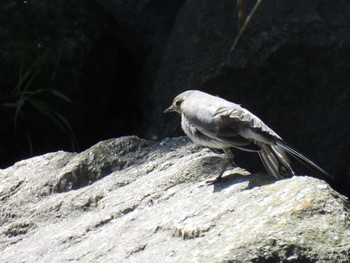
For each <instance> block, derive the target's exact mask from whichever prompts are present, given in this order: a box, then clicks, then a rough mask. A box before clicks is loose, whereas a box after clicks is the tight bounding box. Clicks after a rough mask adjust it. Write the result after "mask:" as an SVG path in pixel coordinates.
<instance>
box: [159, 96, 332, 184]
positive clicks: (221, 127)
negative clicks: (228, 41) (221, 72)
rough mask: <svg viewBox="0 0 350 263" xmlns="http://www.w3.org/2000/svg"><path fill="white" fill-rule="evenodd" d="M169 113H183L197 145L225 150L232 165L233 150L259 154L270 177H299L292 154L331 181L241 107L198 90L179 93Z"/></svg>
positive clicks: (183, 124)
mask: <svg viewBox="0 0 350 263" xmlns="http://www.w3.org/2000/svg"><path fill="white" fill-rule="evenodd" d="M165 112H178V113H180V114H181V127H182V129H183V130H184V132H185V134H186V135H187V136H188V137H189V138H190V139H191V140H192V141H193V142H194V143H195V144H198V145H201V146H206V147H209V148H215V149H222V150H223V151H224V152H225V153H226V156H227V158H228V160H229V161H230V162H232V163H234V162H233V155H232V153H231V150H230V148H232V147H234V148H238V149H240V150H244V151H249V152H257V153H258V154H259V156H260V158H261V161H262V162H263V164H264V166H265V168H266V170H267V172H268V173H269V174H270V175H272V176H274V177H276V178H282V177H288V176H292V175H294V174H295V172H294V171H293V169H292V163H291V161H290V160H289V158H288V156H287V154H286V153H288V154H289V155H290V156H292V157H294V158H295V159H297V160H298V161H300V162H301V163H302V164H303V165H304V166H306V167H308V168H309V169H311V170H312V171H313V172H314V173H316V175H317V176H318V177H321V178H331V176H330V175H329V174H328V173H327V172H325V171H324V170H323V169H322V168H320V167H319V166H318V165H316V164H315V163H314V162H312V161H311V160H310V159H308V158H306V157H305V156H304V155H303V154H301V153H300V152H298V151H297V150H295V149H294V148H292V147H291V146H289V145H288V144H287V143H285V142H284V141H283V140H282V139H281V137H280V136H278V134H276V133H275V132H274V131H273V130H272V129H271V128H269V127H268V126H267V125H266V124H265V123H264V122H263V121H262V120H260V119H259V118H258V117H257V116H255V115H254V114H252V113H251V112H249V111H248V110H246V109H244V108H242V107H241V106H240V105H238V104H235V103H232V102H229V101H227V100H224V99H222V98H219V97H216V96H212V95H209V94H207V93H204V92H201V91H198V90H188V91H185V92H183V93H181V94H179V95H178V96H177V97H176V98H175V99H174V101H173V103H172V105H171V106H170V107H169V108H168V109H166V110H165ZM219 177H220V178H221V175H220V176H219Z"/></svg>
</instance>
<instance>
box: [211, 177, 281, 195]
mask: <svg viewBox="0 0 350 263" xmlns="http://www.w3.org/2000/svg"><path fill="white" fill-rule="evenodd" d="M276 181H277V180H276V179H274V178H272V177H271V176H269V175H266V174H262V173H254V174H251V175H241V174H235V173H233V174H229V175H226V176H224V177H223V178H222V179H221V180H220V181H219V182H216V183H214V184H213V186H214V190H213V191H214V192H220V191H222V190H224V189H225V188H228V187H230V186H232V185H234V184H239V183H242V182H248V185H247V187H246V188H244V190H249V189H253V188H255V187H260V186H264V185H268V184H273V183H274V182H276Z"/></svg>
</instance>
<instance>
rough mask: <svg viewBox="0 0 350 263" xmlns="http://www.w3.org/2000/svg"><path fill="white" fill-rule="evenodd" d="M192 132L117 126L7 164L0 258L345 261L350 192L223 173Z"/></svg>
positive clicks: (0, 198) (313, 182) (349, 248)
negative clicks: (163, 134)
mask: <svg viewBox="0 0 350 263" xmlns="http://www.w3.org/2000/svg"><path fill="white" fill-rule="evenodd" d="M223 163H224V160H223V156H221V155H218V154H215V153H213V152H211V151H209V150H207V149H204V148H197V147H195V146H194V145H193V144H192V143H190V142H189V141H188V140H187V139H186V138H184V137H180V138H177V139H166V140H163V141H161V142H157V141H146V140H142V139H139V138H137V137H122V138H118V139H111V140H108V141H103V142H100V143H98V144H96V145H95V146H93V147H91V148H90V149H88V150H86V151H84V152H82V153H79V154H77V153H67V152H56V153H49V154H45V155H43V156H38V157H35V158H32V159H28V160H24V161H21V162H18V163H16V164H15V165H14V166H12V167H10V168H8V169H5V170H0V181H1V185H0V210H1V213H0V251H1V253H0V261H1V262H22V261H28V262H68V261H74V262H97V261H98V262H243V261H252V262H267V261H269V262H282V261H283V262H284V261H285V262H287V261H295V262H316V261H317V262H349V260H350V259H349V256H348V255H349V253H350V245H349V244H350V231H349V214H348V211H349V208H350V207H349V202H348V200H347V199H346V198H345V197H343V196H341V195H340V194H338V193H337V192H335V191H334V190H332V189H331V188H330V186H329V185H327V184H326V183H325V182H323V181H320V180H317V179H314V178H310V177H307V176H300V177H299V176H295V177H293V178H290V179H285V180H280V181H275V180H274V179H273V178H271V177H268V176H267V175H263V174H252V175H245V176H244V175H243V174H245V173H242V174H229V173H228V174H226V177H225V178H224V180H223V182H221V183H218V184H216V185H214V186H213V185H207V184H206V181H207V180H208V179H212V178H214V177H216V176H217V174H218V173H219V172H220V168H221V166H222V165H223Z"/></svg>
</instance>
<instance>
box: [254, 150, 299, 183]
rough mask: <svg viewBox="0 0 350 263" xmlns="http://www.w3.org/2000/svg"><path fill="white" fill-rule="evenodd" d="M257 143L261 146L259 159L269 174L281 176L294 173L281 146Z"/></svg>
mask: <svg viewBox="0 0 350 263" xmlns="http://www.w3.org/2000/svg"><path fill="white" fill-rule="evenodd" d="M257 144H258V145H259V147H260V148H261V151H259V156H260V159H261V161H262V163H263V164H264V166H265V169H266V170H267V172H268V173H269V174H270V175H272V176H274V177H276V178H283V177H289V176H292V175H294V174H295V173H294V171H293V169H292V167H291V162H290V160H289V158H288V157H287V155H286V153H285V151H284V150H283V148H281V147H279V146H278V145H268V144H264V143H257Z"/></svg>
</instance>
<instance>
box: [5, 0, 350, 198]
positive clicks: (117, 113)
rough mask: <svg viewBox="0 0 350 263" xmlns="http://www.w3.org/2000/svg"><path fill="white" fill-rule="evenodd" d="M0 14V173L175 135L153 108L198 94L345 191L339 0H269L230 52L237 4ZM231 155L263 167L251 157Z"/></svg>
mask: <svg viewBox="0 0 350 263" xmlns="http://www.w3.org/2000/svg"><path fill="white" fill-rule="evenodd" d="M246 4H247V8H249V7H251V6H252V5H253V4H254V1H246ZM0 8H1V9H0V13H1V16H0V39H1V40H2V41H1V42H0V68H1V71H0V113H1V119H0V133H1V134H0V138H1V141H0V167H1V168H5V167H8V166H10V165H12V164H13V163H14V162H16V161H18V160H21V159H24V158H28V157H30V156H35V155H39V154H43V153H46V152H51V151H57V150H66V151H81V150H84V149H86V148H88V147H90V146H92V145H93V144H95V143H97V142H98V141H101V140H104V139H108V138H112V137H119V136H123V135H131V134H136V135H138V136H140V137H144V138H148V139H159V140H161V139H162V138H164V137H168V136H179V135H182V132H181V129H180V122H179V117H178V116H175V115H163V110H164V109H165V108H166V107H168V106H169V105H170V103H171V102H172V99H173V98H174V96H175V95H177V94H178V93H180V92H181V91H184V90H187V89H200V90H204V91H207V92H209V93H212V94H215V95H220V96H221V97H224V98H226V99H228V100H231V101H234V102H236V103H239V104H242V105H243V106H244V107H246V108H247V109H249V110H250V111H252V112H253V113H255V114H257V115H258V116H259V117H261V119H263V120H264V121H265V122H266V123H267V124H268V125H269V126H270V127H271V128H273V129H274V130H275V131H276V132H277V133H278V134H279V135H281V136H282V137H283V138H284V139H285V140H286V141H287V142H289V143H290V144H292V145H293V146H295V147H296V148H297V149H300V150H301V151H302V152H304V153H305V154H306V155H307V156H311V159H313V160H314V161H315V162H316V163H318V164H320V165H321V166H322V167H324V168H325V169H326V170H328V171H329V172H330V173H331V174H333V175H334V176H335V177H336V182H335V184H334V185H333V186H334V187H335V188H336V189H337V190H339V191H340V192H342V193H344V194H346V195H348V196H349V193H350V157H349V156H350V155H349V154H348V149H349V146H350V142H349V138H348V137H349V132H350V126H349V113H350V104H349V97H350V96H349V94H350V91H349V84H350V73H349V72H350V2H349V1H348V0H338V1H332V2H329V1H325V0H309V1H304V0H296V1H287V0H285V1H281V0H265V1H263V3H262V5H261V8H260V9H259V10H258V13H257V15H256V16H255V17H254V19H253V23H252V24H251V26H250V28H249V29H248V31H247V32H246V33H245V34H244V35H243V38H242V39H241V41H240V42H239V44H238V46H237V48H236V49H235V50H234V51H233V52H230V47H231V45H232V42H233V40H234V37H235V36H236V35H237V15H236V13H237V10H236V1H234V0H222V1H209V0H187V1H185V0H181V1H180V0H174V1H163V0H154V1H152V0H143V1H142V0H128V1H121V0H113V1H112V0H84V1H83V0H78V1H68V0H59V1H55V2H48V1H43V0H37V1H30V0H28V1H13V0H3V1H1V3H0ZM53 90H55V91H58V92H59V93H58V92H55V91H53ZM63 94H64V96H63ZM73 131H74V133H73ZM235 155H236V158H237V162H238V163H239V164H241V166H244V167H247V168H248V170H252V171H259V170H260V171H261V169H263V168H262V167H261V164H260V162H259V161H258V160H257V156H254V157H253V155H248V156H247V154H245V153H242V152H239V153H236V154H235Z"/></svg>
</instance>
